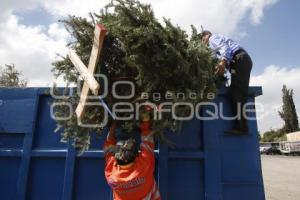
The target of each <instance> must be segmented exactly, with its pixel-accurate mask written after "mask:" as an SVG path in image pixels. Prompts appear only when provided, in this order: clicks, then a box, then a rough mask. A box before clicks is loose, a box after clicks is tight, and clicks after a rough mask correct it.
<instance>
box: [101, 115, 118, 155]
mask: <svg viewBox="0 0 300 200" xmlns="http://www.w3.org/2000/svg"><path fill="white" fill-rule="evenodd" d="M116 126H117V123H116V121H113V123H112V125H111V127H110V129H109V132H108V134H107V137H106V141H105V143H104V147H103V149H104V152H105V159H106V160H107V159H108V158H109V157H111V156H113V155H112V153H111V151H110V148H112V147H114V146H115V145H116V142H117V141H116V136H115V132H116Z"/></svg>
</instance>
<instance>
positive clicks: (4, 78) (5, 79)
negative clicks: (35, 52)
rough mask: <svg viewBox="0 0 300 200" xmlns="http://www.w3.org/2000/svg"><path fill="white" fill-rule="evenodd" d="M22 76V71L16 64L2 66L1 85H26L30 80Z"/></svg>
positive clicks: (0, 72) (0, 73) (0, 70)
mask: <svg viewBox="0 0 300 200" xmlns="http://www.w3.org/2000/svg"><path fill="white" fill-rule="evenodd" d="M21 77H22V72H21V71H18V70H17V69H16V67H15V65H5V67H4V68H3V67H0V87H26V86H27V83H28V82H27V80H25V79H22V78H21Z"/></svg>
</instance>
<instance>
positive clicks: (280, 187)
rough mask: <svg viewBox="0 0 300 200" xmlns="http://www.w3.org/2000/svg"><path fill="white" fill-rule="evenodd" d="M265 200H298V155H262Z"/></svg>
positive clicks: (299, 166)
mask: <svg viewBox="0 0 300 200" xmlns="http://www.w3.org/2000/svg"><path fill="white" fill-rule="evenodd" d="M262 168H263V176H264V184H265V192H266V200H300V156H297V157H288V156H271V155H270V156H266V155H263V156H262Z"/></svg>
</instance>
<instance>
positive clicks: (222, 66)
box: [215, 60, 226, 76]
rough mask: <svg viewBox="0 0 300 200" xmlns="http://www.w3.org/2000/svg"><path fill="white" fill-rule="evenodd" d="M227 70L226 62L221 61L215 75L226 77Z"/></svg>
mask: <svg viewBox="0 0 300 200" xmlns="http://www.w3.org/2000/svg"><path fill="white" fill-rule="evenodd" d="M225 69H226V60H221V61H220V62H219V63H218V65H217V66H216V67H215V75H221V76H222V75H224V73H225Z"/></svg>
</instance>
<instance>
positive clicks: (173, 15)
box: [0, 0, 300, 132]
mask: <svg viewBox="0 0 300 200" xmlns="http://www.w3.org/2000/svg"><path fill="white" fill-rule="evenodd" d="M141 1H142V2H145V3H150V4H151V5H152V7H153V9H154V12H155V14H156V16H157V18H158V19H160V20H161V19H162V17H166V18H169V19H171V21H172V22H173V23H175V24H178V25H179V26H181V27H182V28H183V29H185V30H186V31H187V32H190V28H189V27H190V25H191V24H194V25H195V26H196V27H198V28H199V29H200V26H201V25H203V26H204V27H205V28H206V29H209V30H211V31H212V32H213V33H219V34H223V35H227V36H229V37H231V38H232V39H234V40H236V41H237V42H239V43H240V44H241V45H242V46H243V47H244V48H245V49H246V50H247V51H248V52H249V54H250V55H251V57H252V60H253V62H254V66H253V70H252V76H251V85H252V86H262V87H263V93H264V94H263V95H262V96H260V97H258V98H257V100H256V102H257V103H261V104H262V105H264V111H263V112H259V113H258V125H259V130H260V131H261V132H264V131H267V130H269V129H271V128H273V129H276V128H281V127H282V125H283V121H282V120H281V119H280V118H279V116H278V110H280V108H281V104H282V102H281V101H282V100H281V88H282V85H283V84H286V85H287V87H288V88H292V89H294V93H295V96H294V101H295V104H296V109H297V111H298V115H299V116H300V84H299V83H298V81H299V79H300V55H299V53H300V51H299V49H298V48H299V46H300V39H299V35H300V22H299V18H300V12H299V11H298V9H299V8H300V1H296V0H294V1H292V0H290V1H288V0H210V1H206V0H176V1H174V0H141ZM107 2H108V0H85V1H84V3H83V1H82V0H26V1H19V0H1V1H0V66H4V65H5V64H15V65H16V67H17V68H18V69H19V70H21V71H22V72H23V74H24V77H26V78H27V79H28V80H29V86H31V87H41V86H51V85H52V83H53V75H52V73H51V68H52V66H51V63H52V62H53V61H55V60H57V59H58V57H57V54H62V55H64V54H66V53H67V52H68V50H67V49H66V43H67V41H68V39H69V35H68V33H67V32H66V30H65V29H64V27H63V26H62V25H61V24H60V23H59V22H58V20H59V19H63V18H65V17H67V15H69V14H72V15H77V16H82V17H87V16H88V14H89V12H98V11H99V10H100V9H101V8H102V7H103V6H104V5H105V4H106V3H107ZM175 2H176V3H175Z"/></svg>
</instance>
